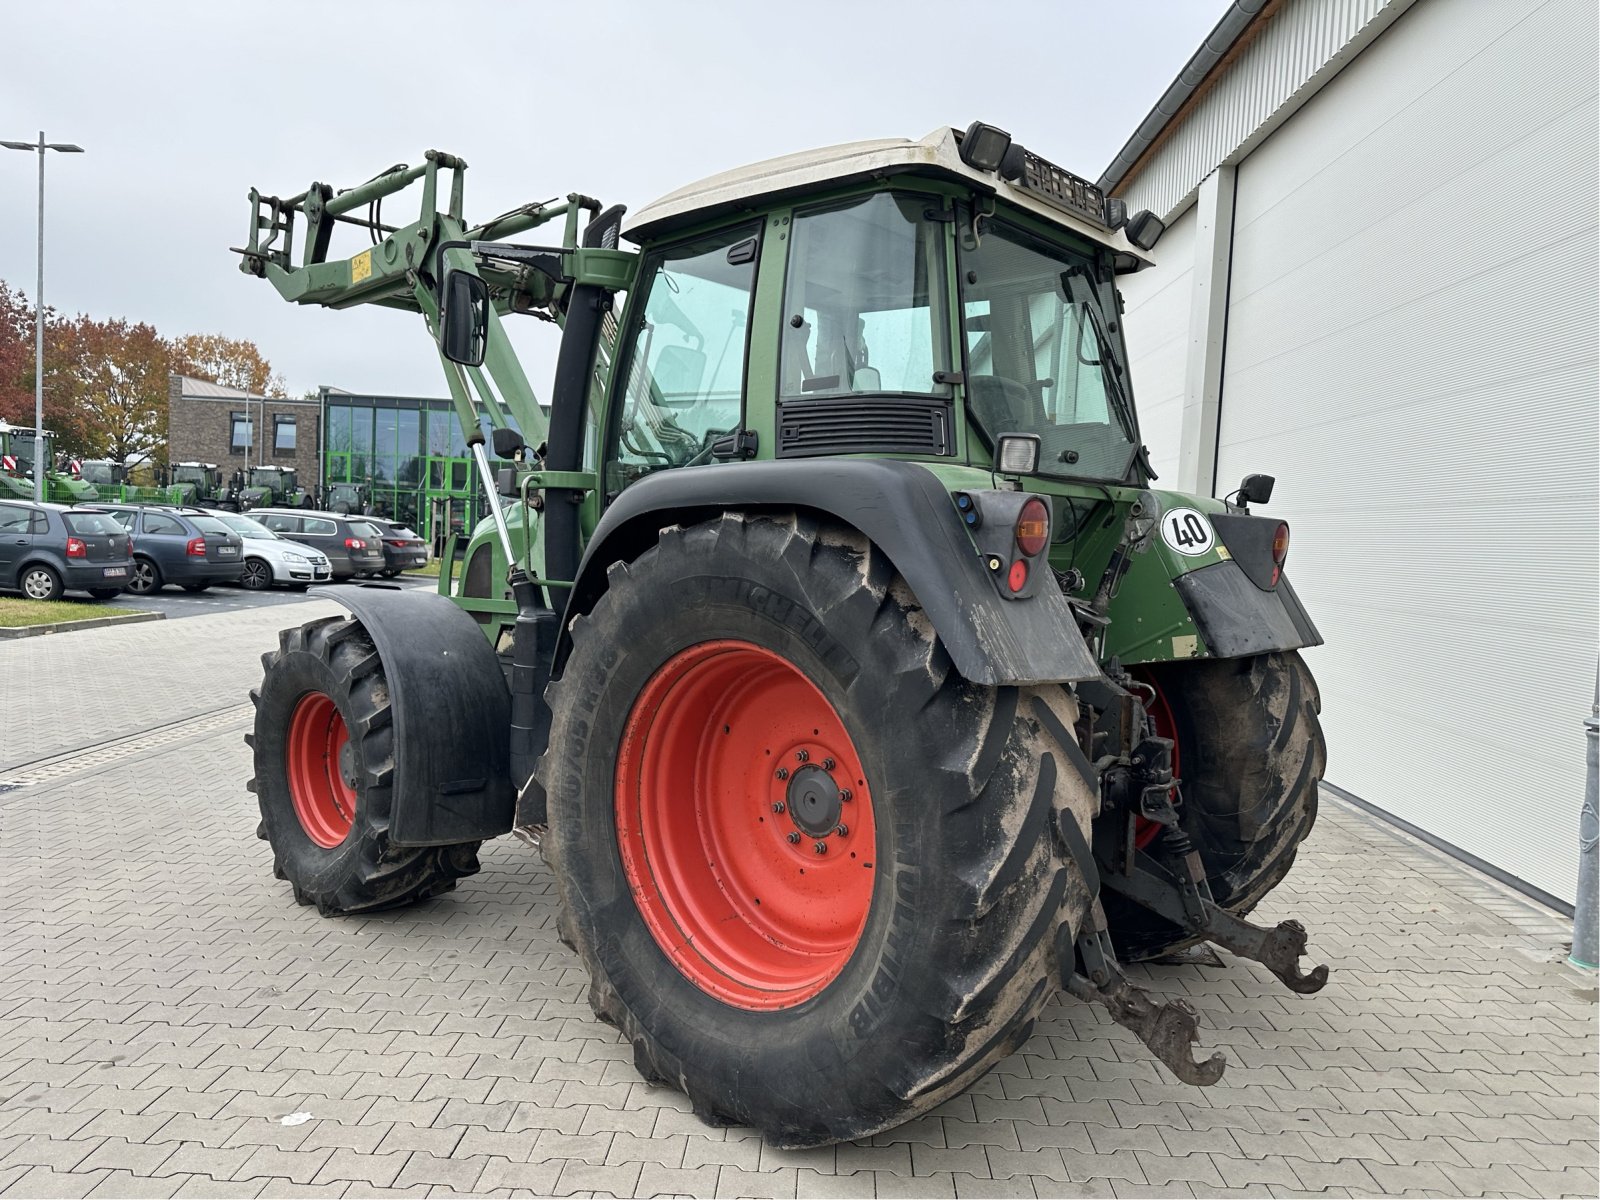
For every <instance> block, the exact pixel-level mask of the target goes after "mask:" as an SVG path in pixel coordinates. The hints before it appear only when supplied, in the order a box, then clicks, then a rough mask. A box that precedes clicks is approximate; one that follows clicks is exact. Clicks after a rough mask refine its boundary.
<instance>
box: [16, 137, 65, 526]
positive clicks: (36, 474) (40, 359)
mask: <svg viewBox="0 0 1600 1200" xmlns="http://www.w3.org/2000/svg"><path fill="white" fill-rule="evenodd" d="M0 146H4V147H5V148H6V149H7V150H32V151H36V152H37V153H38V155H39V287H38V290H37V291H36V292H35V293H34V297H33V307H34V318H35V319H34V347H33V498H34V499H35V500H36V501H38V502H40V503H43V502H44V474H45V461H44V152H45V151H46V150H59V151H61V152H62V153H63V154H82V153H83V147H82V146H74V145H73V144H72V143H71V142H47V141H45V140H44V130H42V129H41V130H40V131H39V140H38V141H37V142H6V141H0Z"/></svg>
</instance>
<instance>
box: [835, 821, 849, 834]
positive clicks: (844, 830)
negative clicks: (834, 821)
mask: <svg viewBox="0 0 1600 1200" xmlns="http://www.w3.org/2000/svg"><path fill="white" fill-rule="evenodd" d="M833 831H834V832H835V833H837V834H838V835H839V836H840V837H844V836H845V835H846V834H848V833H849V832H850V826H848V825H844V824H839V825H835V826H834V827H833Z"/></svg>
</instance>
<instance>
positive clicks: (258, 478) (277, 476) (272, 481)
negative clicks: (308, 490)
mask: <svg viewBox="0 0 1600 1200" xmlns="http://www.w3.org/2000/svg"><path fill="white" fill-rule="evenodd" d="M250 486H251V487H258V488H282V489H283V490H284V491H286V492H292V491H294V472H293V471H279V470H276V469H274V468H272V467H252V468H251V469H250Z"/></svg>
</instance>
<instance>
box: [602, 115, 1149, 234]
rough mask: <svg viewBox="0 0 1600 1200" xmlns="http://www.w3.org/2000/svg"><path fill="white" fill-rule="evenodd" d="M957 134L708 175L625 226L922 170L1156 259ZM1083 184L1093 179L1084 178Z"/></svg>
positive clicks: (633, 228) (667, 227)
mask: <svg viewBox="0 0 1600 1200" xmlns="http://www.w3.org/2000/svg"><path fill="white" fill-rule="evenodd" d="M959 146H960V134H959V132H958V131H957V130H955V129H952V128H950V127H949V126H941V127H940V128H938V129H935V130H934V131H933V132H932V133H930V134H928V136H927V137H925V138H923V139H922V140H921V141H915V142H914V141H912V140H911V139H909V138H878V139H875V140H873V141H866V142H846V143H844V144H843V145H839V146H826V147H823V148H822V149H818V150H805V151H802V152H801V153H799V154H786V155H784V156H782V157H781V158H769V159H767V160H766V161H764V162H758V163H752V164H750V165H748V166H743V167H737V168H735V169H734V170H731V171H724V172H722V173H721V174H720V175H712V176H709V177H708V178H705V179H702V180H700V181H699V182H698V183H691V184H689V185H688V186H687V187H681V188H679V189H678V190H677V191H675V192H669V193H667V194H666V195H665V196H662V197H661V198H660V199H659V200H655V201H653V202H651V203H650V204H647V205H645V206H644V207H643V208H642V209H640V210H639V211H638V212H636V213H634V214H632V215H631V216H630V217H629V219H628V221H627V223H626V224H625V226H624V227H623V233H624V235H625V236H626V237H627V238H628V239H629V240H630V241H634V242H641V241H644V240H645V239H647V238H654V237H656V236H658V235H660V234H663V233H669V232H671V231H673V230H675V229H680V228H683V227H685V226H687V225H691V224H694V223H697V222H699V221H702V220H706V219H708V218H710V217H713V216H716V215H718V214H720V213H726V212H736V211H738V210H740V209H745V208H752V207H754V206H755V205H756V204H757V203H758V202H767V201H773V200H780V199H784V198H788V197H794V196H799V195H804V194H806V193H808V192H817V191H822V190H824V189H826V188H829V187H835V186H839V185H842V184H848V183H854V182H857V181H861V180H868V179H884V178H888V177H889V176H892V175H923V176H932V177H935V178H945V179H952V178H953V179H959V180H961V181H962V182H965V183H968V184H971V185H973V187H974V188H975V189H976V190H979V191H983V192H988V193H992V194H994V195H996V196H998V197H1000V198H1001V199H1004V200H1006V201H1008V202H1010V203H1011V204H1014V205H1016V206H1017V207H1018V208H1021V209H1025V210H1026V211H1028V212H1030V213H1032V214H1034V215H1035V216H1038V217H1042V218H1043V219H1045V220H1046V221H1049V222H1051V223H1052V224H1055V225H1059V226H1061V227H1063V228H1065V229H1069V230H1071V231H1072V232H1073V233H1076V234H1079V235H1080V236H1082V237H1086V238H1089V239H1090V240H1092V241H1095V242H1099V243H1100V244H1101V245H1104V246H1109V247H1111V248H1112V249H1114V250H1116V251H1118V252H1120V253H1123V254H1129V255H1132V256H1133V257H1134V258H1136V259H1138V260H1139V262H1140V263H1150V262H1152V261H1153V260H1152V259H1151V258H1150V257H1149V256H1148V255H1147V254H1145V253H1144V252H1143V251H1141V250H1139V249H1138V248H1137V247H1135V246H1134V245H1132V244H1131V243H1130V242H1129V241H1128V239H1127V238H1125V237H1124V236H1123V235H1122V234H1121V233H1120V232H1114V231H1112V230H1109V229H1107V228H1106V227H1105V226H1104V225H1102V224H1100V223H1098V222H1096V221H1093V220H1090V219H1088V218H1086V217H1080V216H1077V215H1074V214H1073V213H1069V212H1065V211H1063V210H1062V209H1061V208H1058V207H1056V206H1055V205H1053V204H1050V203H1047V202H1046V201H1044V200H1041V199H1040V198H1039V197H1038V196H1036V195H1034V194H1032V193H1030V192H1028V191H1026V190H1024V188H1023V187H1022V186H1021V185H1020V183H1019V184H1013V183H1009V182H1007V181H1006V180H1004V179H1002V178H1000V176H999V175H998V174H995V173H992V172H986V171H980V170H978V169H976V168H974V167H969V166H968V165H967V164H966V163H964V162H962V161H961V155H960V152H959ZM1084 186H1085V187H1087V188H1092V187H1093V185H1092V184H1088V183H1084Z"/></svg>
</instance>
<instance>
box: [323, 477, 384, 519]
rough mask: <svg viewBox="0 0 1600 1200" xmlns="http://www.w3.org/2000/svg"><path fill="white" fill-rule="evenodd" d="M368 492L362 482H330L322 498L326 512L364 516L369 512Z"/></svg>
mask: <svg viewBox="0 0 1600 1200" xmlns="http://www.w3.org/2000/svg"><path fill="white" fill-rule="evenodd" d="M369 497H370V492H369V491H368V489H367V485H366V484H364V483H332V484H329V485H328V488H327V491H326V492H325V493H324V495H323V498H322V507H323V509H324V510H325V511H327V512H334V513H343V514H345V515H350V516H358V517H359V516H365V515H366V514H367V513H369V512H371V511H372V509H371V503H370V499H369Z"/></svg>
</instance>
